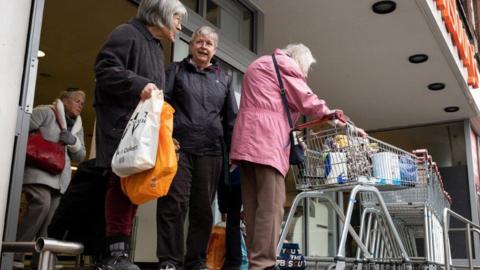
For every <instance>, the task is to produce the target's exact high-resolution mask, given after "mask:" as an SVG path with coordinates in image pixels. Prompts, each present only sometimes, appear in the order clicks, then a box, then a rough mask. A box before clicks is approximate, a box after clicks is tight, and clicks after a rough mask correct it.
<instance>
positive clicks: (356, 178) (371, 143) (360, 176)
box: [292, 123, 418, 190]
mask: <svg viewBox="0 0 480 270" xmlns="http://www.w3.org/2000/svg"><path fill="white" fill-rule="evenodd" d="M317 128H318V127H317ZM299 139H300V141H301V142H302V143H303V145H304V147H305V148H306V150H305V154H306V159H305V161H304V162H303V164H300V165H295V166H292V171H293V177H294V179H295V183H296V187H297V189H299V190H315V189H325V188H329V187H335V186H340V185H354V184H359V183H363V184H368V185H375V186H377V187H379V188H380V189H382V190H385V189H398V188H406V187H412V186H415V185H416V183H417V180H418V170H417V161H416V157H415V156H414V155H413V154H411V153H409V152H406V151H404V150H401V149H399V148H397V147H394V146H392V145H389V144H387V143H385V142H382V141H380V140H377V139H374V138H372V137H361V136H358V135H357V129H356V128H355V126H354V125H353V124H352V123H348V124H347V125H345V126H339V125H334V126H333V127H329V128H327V129H321V130H318V129H317V130H316V129H314V128H306V129H305V130H304V134H303V135H301V136H299Z"/></svg>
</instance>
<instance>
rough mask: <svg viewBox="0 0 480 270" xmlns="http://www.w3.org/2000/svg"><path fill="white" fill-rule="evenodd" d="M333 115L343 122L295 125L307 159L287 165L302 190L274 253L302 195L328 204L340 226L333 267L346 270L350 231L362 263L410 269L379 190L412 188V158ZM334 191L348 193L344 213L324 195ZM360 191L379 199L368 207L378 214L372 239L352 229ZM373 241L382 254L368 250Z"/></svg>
mask: <svg viewBox="0 0 480 270" xmlns="http://www.w3.org/2000/svg"><path fill="white" fill-rule="evenodd" d="M335 119H337V120H335ZM338 119H340V120H344V119H342V118H341V117H338V115H335V116H329V117H327V118H324V119H320V120H315V121H312V122H309V123H306V124H303V125H300V126H297V128H299V129H304V130H305V131H304V134H303V135H302V136H300V138H299V140H300V141H301V143H302V144H303V145H304V148H305V149H306V159H305V161H304V163H303V164H301V165H299V166H292V172H293V176H294V179H295V184H296V188H297V189H298V190H300V191H301V192H300V193H299V194H298V195H297V196H296V197H295V199H294V201H293V204H292V207H291V209H290V212H289V214H288V217H287V220H286V222H285V225H284V228H283V230H282V233H281V236H280V240H279V243H278V245H277V255H278V254H280V252H281V248H282V245H283V242H284V241H285V239H286V235H287V231H288V228H289V226H290V225H291V224H292V221H293V217H294V213H295V211H296V209H297V207H298V205H299V203H300V202H301V201H302V200H303V199H305V198H317V199H319V200H321V201H324V202H326V203H328V204H329V205H330V206H331V207H332V209H334V211H335V213H336V215H337V217H338V218H339V219H340V220H341V221H342V223H343V224H344V225H343V228H342V233H341V238H340V241H339V246H338V249H337V252H336V256H335V258H334V262H335V269H336V270H343V269H345V266H346V265H345V261H346V258H345V245H346V241H347V236H348V234H349V233H350V235H351V236H352V238H353V240H354V241H355V242H356V243H357V245H358V247H359V250H360V251H359V253H358V256H357V257H358V259H359V260H360V261H361V262H362V263H366V264H368V265H371V264H373V265H375V264H377V263H386V262H388V263H389V264H390V265H392V264H393V265H395V266H398V267H402V268H404V269H411V267H412V266H411V259H410V257H409V255H408V253H407V250H406V248H405V246H404V243H403V241H402V237H401V234H400V233H399V232H398V230H397V228H396V226H395V223H394V220H393V219H392V218H391V216H390V213H389V211H388V208H387V205H386V204H385V202H384V200H383V198H382V195H381V193H380V190H399V189H406V188H409V187H412V186H414V185H415V182H416V175H417V163H416V162H415V160H416V157H415V156H414V155H412V154H411V153H408V152H406V151H403V150H401V149H399V148H397V147H394V146H392V145H389V144H386V143H384V142H381V141H378V140H375V139H373V138H369V137H366V136H364V137H361V136H358V129H357V128H356V127H355V126H354V125H353V123H351V122H347V121H343V122H344V123H345V124H341V123H340V121H339V120H338ZM327 121H330V122H332V121H333V125H332V126H333V127H329V128H326V129H323V128H321V127H320V126H321V125H322V124H324V123H325V122H327ZM401 168H403V169H402V170H401ZM334 192H350V195H349V203H348V207H347V211H346V213H345V214H344V211H343V209H342V208H341V207H340V206H339V205H338V204H336V203H335V202H334V201H333V200H332V199H331V196H328V194H330V193H334ZM360 194H369V195H370V196H373V197H374V198H375V199H376V201H377V202H378V208H377V209H375V210H374V211H373V210H372V213H373V212H375V213H376V214H377V217H378V218H377V219H376V225H375V226H377V231H378V232H379V236H381V237H377V238H376V239H375V241H370V238H368V237H367V238H365V237H363V235H364V232H363V231H360V233H357V232H356V231H355V229H354V228H353V227H352V226H351V218H352V213H353V209H354V205H355V204H356V203H357V199H359V198H361V197H360V196H359V195H360ZM372 240H373V239H372ZM372 242H375V245H378V247H383V248H381V250H382V254H381V255H382V256H377V255H378V254H375V253H374V252H371V248H369V247H368V245H371V243H372Z"/></svg>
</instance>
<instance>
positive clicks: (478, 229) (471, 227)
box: [443, 208, 480, 270]
mask: <svg viewBox="0 0 480 270" xmlns="http://www.w3.org/2000/svg"><path fill="white" fill-rule="evenodd" d="M449 216H451V217H453V218H455V219H456V220H458V221H460V222H462V223H464V224H465V225H466V227H465V229H463V228H460V229H459V228H455V229H449V222H448V217H449ZM450 230H451V231H466V237H467V255H468V268H469V269H470V270H473V269H475V268H477V266H474V265H473V252H472V232H475V233H477V234H479V235H480V226H479V225H478V224H475V223H473V222H472V221H470V220H468V219H466V218H464V217H463V216H461V215H459V214H457V213H455V212H454V211H452V210H450V209H448V208H445V209H444V210H443V243H444V249H445V270H450V266H451V265H450V259H451V258H450V257H451V254H450V239H449V237H448V232H449V231H450Z"/></svg>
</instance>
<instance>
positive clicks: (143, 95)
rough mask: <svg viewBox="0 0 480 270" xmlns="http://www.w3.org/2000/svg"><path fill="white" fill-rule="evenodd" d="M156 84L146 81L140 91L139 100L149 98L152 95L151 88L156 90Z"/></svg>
mask: <svg viewBox="0 0 480 270" xmlns="http://www.w3.org/2000/svg"><path fill="white" fill-rule="evenodd" d="M157 89H158V88H157V86H156V85H155V84H154V83H147V85H145V87H144V88H143V90H142V92H141V93H140V100H141V101H144V100H146V99H149V98H150V97H151V96H152V92H153V90H157Z"/></svg>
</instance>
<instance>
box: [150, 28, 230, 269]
mask: <svg viewBox="0 0 480 270" xmlns="http://www.w3.org/2000/svg"><path fill="white" fill-rule="evenodd" d="M217 45H218V35H217V33H216V32H215V30H213V29H212V28H211V27H208V26H203V27H200V28H199V29H198V30H196V31H195V32H194V33H193V36H192V39H191V41H190V52H191V55H190V56H189V57H187V58H185V59H184V60H183V61H181V62H178V63H173V64H172V66H171V68H170V70H168V71H167V86H166V88H165V98H166V100H167V101H168V102H169V103H170V104H172V106H173V107H174V108H175V117H174V130H173V137H174V138H175V139H176V140H177V141H178V143H179V144H180V153H179V154H180V159H179V162H178V171H177V174H176V176H175V178H174V179H173V183H172V185H171V186H170V190H169V192H168V194H167V196H165V197H162V198H160V199H159V200H158V203H157V257H158V259H159V263H160V269H172V270H173V269H176V268H183V269H192V270H198V269H206V266H205V261H206V252H207V244H208V239H209V236H210V231H211V229H212V223H213V217H212V208H211V204H212V201H213V198H214V196H215V193H216V189H217V184H218V180H219V177H220V173H221V170H222V167H223V165H224V162H223V161H224V158H223V156H224V153H227V151H228V149H227V148H228V147H229V145H230V137H231V133H232V130H233V124H234V121H235V116H236V113H237V104H236V101H235V96H234V92H233V90H232V87H231V77H230V76H228V75H226V74H225V73H224V72H223V71H222V70H221V69H220V67H219V66H218V63H217V62H216V61H215V60H213V56H214V55H215V52H216V49H217ZM227 170H228V168H227ZM187 209H189V212H188V213H189V216H188V220H189V229H188V236H187V245H186V247H187V251H186V253H184V250H183V249H184V248H183V247H184V234H183V228H184V227H183V224H184V222H185V215H186V213H187ZM184 254H185V257H184Z"/></svg>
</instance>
